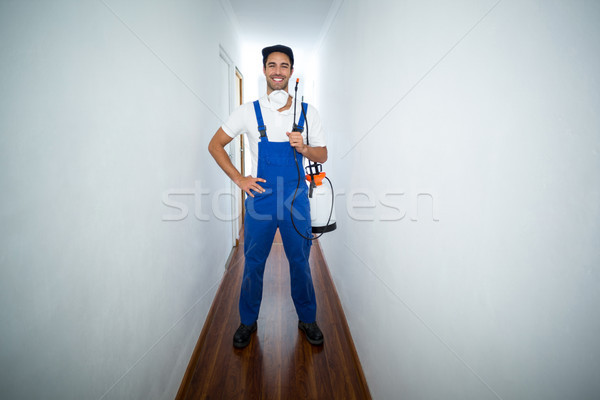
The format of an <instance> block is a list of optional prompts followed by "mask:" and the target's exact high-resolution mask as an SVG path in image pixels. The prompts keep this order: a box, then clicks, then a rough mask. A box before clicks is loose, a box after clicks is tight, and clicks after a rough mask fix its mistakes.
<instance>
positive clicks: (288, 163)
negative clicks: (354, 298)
mask: <svg viewBox="0 0 600 400" xmlns="http://www.w3.org/2000/svg"><path fill="white" fill-rule="evenodd" d="M262 55H263V72H264V74H265V78H266V82H267V94H266V95H265V96H263V97H262V98H260V99H259V100H257V101H256V102H251V103H246V104H244V105H242V106H241V107H240V108H239V109H237V110H236V111H235V112H233V113H232V114H231V116H230V117H229V119H228V120H227V122H226V123H225V124H224V125H223V126H221V127H220V128H219V130H217V132H216V133H215V135H214V136H213V138H212V140H211V141H210V144H209V146H208V149H209V151H210V153H211V155H212V156H213V157H214V159H215V160H216V161H217V163H218V164H219V166H220V167H221V168H222V169H223V171H224V172H225V173H226V174H227V176H229V178H231V179H232V180H233V181H234V182H235V183H236V184H237V185H238V186H239V187H240V188H241V189H242V190H243V191H244V192H246V193H247V194H248V196H249V197H247V199H246V203H245V206H246V221H245V226H244V256H245V265H244V277H243V281H242V287H241V291H240V302H239V311H240V319H241V324H240V326H239V328H238V329H237V331H236V332H235V334H234V337H233V345H234V346H235V347H237V348H243V347H246V346H247V345H248V344H249V343H250V340H251V336H252V333H253V332H255V331H256V329H257V323H256V321H257V319H258V313H259V310H260V303H261V300H262V284H263V274H264V270H265V263H266V260H267V257H268V256H269V252H270V251H271V245H272V243H273V238H274V236H275V232H276V230H277V228H279V231H280V233H281V238H282V241H283V246H284V250H285V254H286V256H287V259H288V261H289V264H290V278H291V286H292V299H293V301H294V306H295V308H296V312H297V314H298V319H299V321H298V328H299V329H300V330H301V331H303V332H304V333H305V335H306V338H307V340H308V341H309V342H310V343H311V344H313V345H320V344H322V343H323V334H322V332H321V330H320V329H319V327H318V325H317V323H316V311H317V304H316V299H315V292H314V287H313V283H312V277H311V274H310V266H309V263H308V257H309V254H310V247H311V241H310V240H308V239H307V238H303V237H302V236H301V235H300V234H299V233H298V232H297V231H296V230H298V231H299V232H300V233H302V235H303V236H305V237H311V236H312V235H311V225H310V209H309V203H308V196H307V187H306V184H305V182H304V179H302V181H301V182H300V186H299V189H298V190H296V188H297V187H298V173H299V172H298V167H299V169H300V171H303V166H302V160H303V157H306V158H308V159H310V160H312V161H315V162H319V163H324V162H325V161H326V160H327V147H326V146H325V139H324V134H323V132H322V130H321V123H320V119H319V114H318V113H317V111H316V109H315V108H314V107H312V106H309V105H300V103H299V102H298V105H299V110H297V111H296V115H298V116H299V124H300V118H301V121H302V123H306V129H305V130H304V133H300V132H292V127H293V124H294V123H295V122H296V121H294V110H293V107H292V104H293V98H292V96H290V95H289V93H288V82H289V80H290V77H291V76H292V73H293V71H294V54H293V52H292V49H290V48H289V47H287V46H282V45H275V46H270V47H266V48H264V49H263V50H262ZM302 107H305V108H304V110H305V112H302ZM309 121H310V122H309ZM242 133H246V136H247V138H248V144H249V147H250V153H251V158H252V175H249V176H246V177H244V176H242V175H241V174H240V172H239V171H238V170H237V169H236V168H235V166H234V165H233V164H232V163H231V161H230V159H229V156H228V155H227V153H226V151H225V149H224V147H225V145H227V144H228V143H229V142H231V140H233V138H234V137H236V136H237V135H239V134H242ZM307 135H310V136H308V143H310V146H308V145H307V144H306V143H307ZM294 150H295V151H294ZM294 157H296V159H294ZM296 163H298V164H296ZM294 193H296V196H295V198H294ZM292 198H294V202H293V214H294V216H293V221H292V219H291V215H290V214H291V212H290V208H292V207H290V203H291V199H292ZM294 225H295V226H294Z"/></svg>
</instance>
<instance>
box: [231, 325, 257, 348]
mask: <svg viewBox="0 0 600 400" xmlns="http://www.w3.org/2000/svg"><path fill="white" fill-rule="evenodd" d="M254 332H256V328H254V329H252V332H250V337H249V338H248V340H247V341H245V342H243V343H237V342H233V347H235V348H236V349H243V348H244V347H246V346H248V345H249V344H250V342H251V341H252V334H253V333H254Z"/></svg>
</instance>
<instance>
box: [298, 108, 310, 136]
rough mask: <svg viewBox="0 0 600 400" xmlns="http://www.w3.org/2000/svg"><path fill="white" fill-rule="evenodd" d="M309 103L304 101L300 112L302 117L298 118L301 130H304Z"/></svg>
mask: <svg viewBox="0 0 600 400" xmlns="http://www.w3.org/2000/svg"><path fill="white" fill-rule="evenodd" d="M307 107H308V104H306V103H305V102H302V110H303V111H302V112H300V119H299V120H298V129H299V130H300V132H304V115H305V114H306V113H307V111H308V109H307Z"/></svg>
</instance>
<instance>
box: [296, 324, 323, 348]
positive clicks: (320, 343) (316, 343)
mask: <svg viewBox="0 0 600 400" xmlns="http://www.w3.org/2000/svg"><path fill="white" fill-rule="evenodd" d="M298 328H299V329H300V330H301V331H302V332H304V337H305V338H306V340H308V343H310V344H312V345H313V346H320V345H322V344H323V340H324V339H321V340H313V339H311V338H309V337H308V334H307V333H306V331H305V330H304V328H302V327H300V326H299V327H298Z"/></svg>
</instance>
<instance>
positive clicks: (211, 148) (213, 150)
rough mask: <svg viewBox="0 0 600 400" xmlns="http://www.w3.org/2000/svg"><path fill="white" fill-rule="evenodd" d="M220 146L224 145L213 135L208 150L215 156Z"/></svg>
mask: <svg viewBox="0 0 600 400" xmlns="http://www.w3.org/2000/svg"><path fill="white" fill-rule="evenodd" d="M219 147H222V146H221V145H220V144H219V143H218V142H217V141H216V140H215V138H214V137H213V138H212V139H211V141H210V142H209V143H208V152H209V153H210V154H211V155H212V156H213V157H214V156H215V154H217V151H218V150H219Z"/></svg>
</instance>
